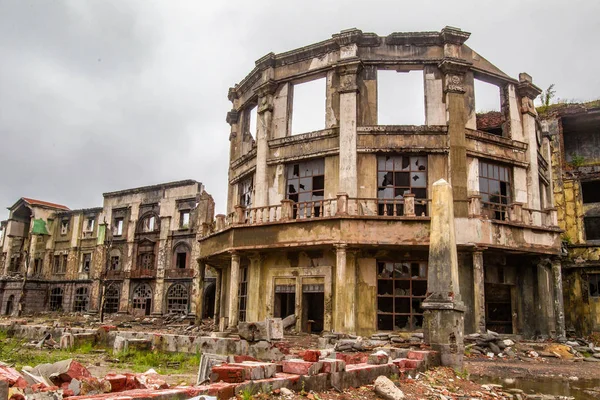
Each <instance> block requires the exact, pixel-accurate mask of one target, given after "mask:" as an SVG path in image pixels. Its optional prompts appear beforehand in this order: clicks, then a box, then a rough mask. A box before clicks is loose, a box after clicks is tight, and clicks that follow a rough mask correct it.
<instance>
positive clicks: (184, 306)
mask: <svg viewBox="0 0 600 400" xmlns="http://www.w3.org/2000/svg"><path fill="white" fill-rule="evenodd" d="M189 300H190V298H189V293H188V290H187V288H186V287H185V286H184V285H182V284H180V283H176V284H173V285H171V287H170V288H169V291H168V292H167V313H169V314H187V313H188V310H189V303H190V301H189Z"/></svg>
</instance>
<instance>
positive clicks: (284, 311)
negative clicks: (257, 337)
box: [273, 285, 296, 318]
mask: <svg viewBox="0 0 600 400" xmlns="http://www.w3.org/2000/svg"><path fill="white" fill-rule="evenodd" d="M295 313H296V286H295V285H275V307H274V312H273V315H274V316H275V318H285V317H287V316H289V315H293V314H295Z"/></svg>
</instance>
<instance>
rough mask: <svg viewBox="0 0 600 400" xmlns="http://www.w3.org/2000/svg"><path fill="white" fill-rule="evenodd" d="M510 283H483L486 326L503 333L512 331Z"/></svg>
mask: <svg viewBox="0 0 600 400" xmlns="http://www.w3.org/2000/svg"><path fill="white" fill-rule="evenodd" d="M511 288H512V285H507V284H502V283H486V284H485V321H486V328H487V329H489V330H491V331H494V332H497V333H504V334H511V333H513V321H512V301H511Z"/></svg>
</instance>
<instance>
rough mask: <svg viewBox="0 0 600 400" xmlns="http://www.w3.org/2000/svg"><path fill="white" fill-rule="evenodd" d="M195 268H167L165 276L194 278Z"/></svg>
mask: <svg viewBox="0 0 600 400" xmlns="http://www.w3.org/2000/svg"><path fill="white" fill-rule="evenodd" d="M193 277H194V270H193V269H190V268H172V269H167V270H165V278H193Z"/></svg>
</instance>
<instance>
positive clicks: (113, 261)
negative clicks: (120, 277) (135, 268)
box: [109, 255, 121, 271]
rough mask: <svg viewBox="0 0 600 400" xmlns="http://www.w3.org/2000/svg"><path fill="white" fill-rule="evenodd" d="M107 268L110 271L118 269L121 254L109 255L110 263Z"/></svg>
mask: <svg viewBox="0 0 600 400" xmlns="http://www.w3.org/2000/svg"><path fill="white" fill-rule="evenodd" d="M109 268H110V270H111V271H118V270H120V269H121V256H119V255H111V256H110V265H109Z"/></svg>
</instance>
